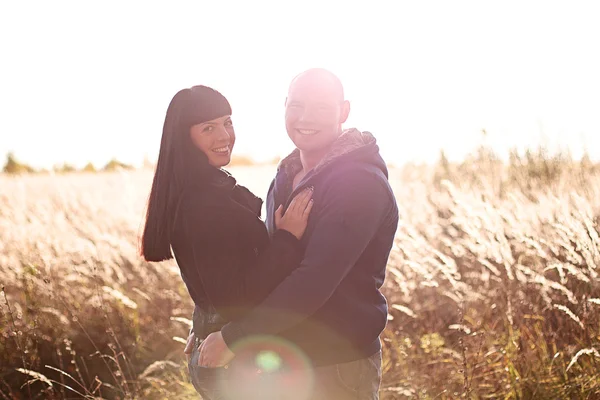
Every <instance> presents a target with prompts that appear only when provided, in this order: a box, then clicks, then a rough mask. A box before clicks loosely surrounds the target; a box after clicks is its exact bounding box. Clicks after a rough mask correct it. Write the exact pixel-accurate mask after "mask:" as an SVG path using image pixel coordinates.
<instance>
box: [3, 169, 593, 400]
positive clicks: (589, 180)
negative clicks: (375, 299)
mask: <svg viewBox="0 0 600 400" xmlns="http://www.w3.org/2000/svg"><path fill="white" fill-rule="evenodd" d="M231 171H232V172H233V174H234V175H235V176H236V177H237V178H238V181H239V182H240V183H242V184H245V185H247V186H248V187H249V188H250V189H252V190H254V191H255V192H256V193H257V194H260V195H261V196H264V194H265V192H266V189H267V187H268V184H269V180H270V177H271V176H272V174H273V172H274V169H273V168H268V167H260V168H258V167H256V168H254V167H252V168H246V169H236V168H233V169H232V170H231ZM151 178H152V176H151V173H150V172H147V171H145V172H144V171H136V172H123V173H119V172H115V173H100V174H72V175H63V176H40V175H38V176H36V175H31V176H22V177H9V176H2V175H0V284H1V285H2V288H3V290H2V292H0V309H1V311H2V314H1V316H0V318H1V319H0V321H1V323H0V399H20V398H44V399H53V398H60V399H62V398H77V397H85V398H110V399H113V398H121V399H125V398H128V399H134V398H135V399H138V398H144V399H153V398H157V399H158V398H161V399H162V398H169V399H185V398H195V394H194V391H193V388H192V387H191V386H190V385H189V384H188V383H187V380H186V370H185V368H184V367H183V366H184V364H185V362H184V358H183V354H182V349H183V344H182V343H181V341H182V340H183V339H182V338H183V337H185V334H186V332H187V329H188V326H189V325H188V324H189V318H190V316H191V309H192V307H191V302H190V300H189V298H188V295H187V292H186V290H185V288H184V286H183V285H182V283H181V280H180V278H179V274H178V271H177V267H176V265H174V264H173V263H162V264H148V263H145V262H142V260H141V258H140V257H139V256H138V252H137V245H138V235H139V233H140V232H141V228H142V220H143V212H144V207H145V202H146V197H147V195H148V189H149V185H150V181H151ZM434 178H435V176H434V171H429V172H427V171H421V172H418V171H413V172H412V173H411V174H408V173H403V174H401V173H400V171H396V170H394V171H393V179H392V180H393V185H394V188H395V192H396V195H397V197H398V202H399V206H400V213H401V223H400V226H399V229H398V233H397V242H396V246H395V248H394V250H393V253H392V256H391V258H390V263H389V275H388V279H387V281H386V285H385V294H386V296H387V297H388V301H389V304H390V317H389V318H390V321H389V325H388V329H387V330H386V332H385V336H384V343H385V353H384V355H385V360H384V381H383V384H382V392H381V397H382V399H405V398H420V399H434V398H435V399H451V398H472V399H488V398H500V399H571V398H572V399H594V398H600V368H599V367H600V364H599V363H600V354H599V351H600V318H599V317H600V285H599V284H598V273H599V272H600V269H599V265H600V237H599V231H600V201H599V200H598V199H600V176H599V175H598V174H597V173H592V172H590V173H589V174H587V175H585V176H583V177H582V176H578V178H577V179H574V177H572V176H571V175H569V173H565V174H563V176H562V177H561V178H560V179H559V180H558V181H556V182H554V183H553V184H548V185H542V186H539V185H538V186H535V187H530V185H527V188H524V187H523V186H518V185H512V186H505V185H503V184H498V177H497V176H491V177H490V179H489V180H485V179H484V180H482V181H481V182H478V183H477V184H475V183H473V182H471V181H469V180H461V179H455V180H454V182H455V183H454V184H453V183H450V182H448V181H442V182H441V183H440V182H439V179H438V180H437V181H436V182H438V184H434V183H432V182H434V181H435V179H434ZM494 179H496V180H494ZM456 182H459V183H461V184H460V185H459V184H458V183H456ZM466 182H468V183H466Z"/></svg>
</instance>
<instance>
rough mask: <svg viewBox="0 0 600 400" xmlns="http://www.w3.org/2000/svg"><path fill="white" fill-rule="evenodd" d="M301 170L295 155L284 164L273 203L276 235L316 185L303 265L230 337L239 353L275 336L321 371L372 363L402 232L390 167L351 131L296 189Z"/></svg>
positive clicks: (270, 212)
mask: <svg viewBox="0 0 600 400" xmlns="http://www.w3.org/2000/svg"><path fill="white" fill-rule="evenodd" d="M301 169H302V165H301V163H300V156H299V152H298V150H295V151H294V152H293V153H292V154H291V155H290V156H288V157H287V158H286V159H284V160H283V161H282V162H281V163H280V166H279V168H278V170H277V175H276V177H275V179H274V180H273V182H272V183H271V187H270V189H269V193H268V196H267V202H266V208H267V227H268V230H269V232H270V233H271V234H272V233H273V232H275V226H274V213H275V210H276V209H277V207H278V206H279V205H280V204H283V205H284V208H285V207H287V206H288V205H289V203H290V202H291V200H292V199H293V197H294V196H295V195H296V194H297V193H299V192H300V191H302V190H303V189H304V188H306V187H308V186H314V195H313V199H314V201H315V203H314V206H313V209H312V212H311V215H310V218H309V223H308V227H307V229H306V232H305V234H304V236H303V238H302V240H301V246H302V249H303V250H304V257H303V260H302V262H301V265H300V267H299V268H297V269H295V270H294V271H293V272H292V273H291V274H290V275H289V276H288V277H287V278H285V279H284V280H283V282H282V283H280V284H279V286H278V287H277V288H276V289H275V290H274V291H273V292H271V294H270V295H269V296H268V297H267V298H266V299H265V300H264V301H263V302H262V303H261V304H260V305H259V306H258V307H256V308H254V309H253V310H252V311H250V312H249V313H248V314H246V315H245V316H244V317H243V318H241V319H238V320H235V321H233V322H230V323H228V324H227V325H225V326H224V327H223V328H222V334H223V338H224V340H225V342H226V343H227V345H228V346H229V347H230V348H235V344H236V342H237V341H238V340H240V339H244V338H248V337H251V336H253V335H275V336H278V337H281V338H283V339H285V340H287V341H290V342H291V343H292V344H293V345H294V346H296V347H297V348H299V349H300V350H301V351H302V352H303V353H304V354H305V355H306V357H307V358H308V359H309V360H310V361H311V362H312V364H313V365H315V366H319V365H330V364H337V363H343V362H349V361H353V360H357V359H361V358H365V357H368V356H370V355H372V354H374V353H376V352H377V351H379V350H380V349H381V343H380V339H379V335H380V334H381V332H382V331H383V329H384V328H385V326H386V322H387V313H388V312H387V302H386V300H385V297H384V296H383V295H382V294H381V292H380V288H381V286H382V285H383V281H384V278H385V271H386V265H387V261H388V256H389V253H390V251H391V248H392V245H393V241H394V236H395V232H396V228H397V226H398V207H397V204H396V201H395V198H394V195H393V192H392V189H391V187H390V185H389V183H388V172H387V168H386V165H385V163H384V161H383V159H382V158H381V156H380V155H379V147H378V146H377V144H376V141H375V138H374V137H373V136H372V135H371V134H370V133H368V132H364V133H363V132H359V131H358V130H356V129H351V130H347V131H345V132H344V133H343V134H342V135H341V136H340V137H339V138H338V139H337V140H336V142H334V145H333V146H332V149H331V151H330V152H329V154H328V155H327V156H326V157H325V158H324V159H323V160H322V161H321V162H320V163H319V165H317V166H316V167H315V168H314V169H313V170H311V171H310V172H309V173H308V174H307V175H306V176H305V177H304V178H303V180H302V181H301V182H300V183H299V184H298V186H297V187H296V188H295V189H292V180H293V177H294V176H295V175H296V174H297V173H298V172H299V171H300V170H301Z"/></svg>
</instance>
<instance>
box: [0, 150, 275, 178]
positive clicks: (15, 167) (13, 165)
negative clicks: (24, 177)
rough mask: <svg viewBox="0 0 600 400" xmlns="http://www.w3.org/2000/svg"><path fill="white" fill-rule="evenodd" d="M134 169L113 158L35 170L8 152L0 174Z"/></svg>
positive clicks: (148, 165) (240, 158) (147, 164)
mask: <svg viewBox="0 0 600 400" xmlns="http://www.w3.org/2000/svg"><path fill="white" fill-rule="evenodd" d="M279 161H280V158H279V157H275V158H273V159H271V160H269V161H267V162H264V163H260V164H263V165H265V164H266V165H275V164H277V163H278V162H279ZM229 165H230V166H240V167H244V166H252V165H258V163H257V162H256V161H254V160H253V159H252V158H251V157H248V156H244V155H233V156H232V157H231V162H230V164H229ZM154 167H155V164H154V163H152V162H151V161H150V160H149V159H148V158H145V159H144V162H143V165H142V169H154ZM132 169H135V168H134V167H133V166H132V165H129V164H126V163H123V162H121V161H119V160H117V159H115V158H113V159H112V160H110V161H109V162H108V163H107V164H106V165H104V166H103V167H102V168H96V167H95V166H94V164H92V163H91V162H90V163H87V164H86V165H85V166H84V167H83V168H76V167H75V166H74V165H72V164H68V163H63V164H58V165H55V166H54V167H52V169H51V170H48V169H36V168H33V167H31V166H30V165H27V164H26V163H23V162H21V161H19V160H17V158H16V157H15V155H14V153H12V152H10V153H8V154H7V155H6V162H5V164H4V167H3V168H2V172H4V173H5V174H31V173H49V172H54V173H73V172H105V171H117V170H132Z"/></svg>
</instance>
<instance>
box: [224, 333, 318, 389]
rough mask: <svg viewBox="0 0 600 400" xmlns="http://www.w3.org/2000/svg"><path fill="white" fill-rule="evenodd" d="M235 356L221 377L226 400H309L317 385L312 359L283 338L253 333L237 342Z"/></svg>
mask: <svg viewBox="0 0 600 400" xmlns="http://www.w3.org/2000/svg"><path fill="white" fill-rule="evenodd" d="M232 351H233V352H234V353H235V358H234V359H233V361H232V362H231V363H230V364H229V365H228V366H227V368H226V369H224V370H223V371H222V374H221V376H220V377H219V379H218V382H217V387H218V392H219V394H220V395H221V396H222V397H223V398H225V399H227V400H238V399H244V400H258V399H260V400H268V399H282V398H285V399H286V400H287V399H289V400H307V399H309V398H310V396H311V394H312V392H313V387H314V372H313V368H312V365H311V363H310V361H309V359H308V358H307V357H306V356H305V355H304V353H303V352H302V350H300V349H299V348H298V347H297V346H296V345H294V344H293V343H291V342H288V341H286V340H284V339H282V338H280V337H275V336H253V337H250V338H247V339H244V340H242V341H240V342H238V343H237V344H236V345H235V346H234V347H233V348H232Z"/></svg>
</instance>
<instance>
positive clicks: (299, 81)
mask: <svg viewBox="0 0 600 400" xmlns="http://www.w3.org/2000/svg"><path fill="white" fill-rule="evenodd" d="M296 86H302V87H319V88H320V89H321V90H328V91H330V93H331V94H332V95H333V96H334V97H335V98H336V99H338V100H339V102H340V103H341V102H343V101H344V86H343V85H342V81H341V80H340V78H338V77H337V76H336V75H335V74H334V73H333V72H331V71H329V70H326V69H325V68H311V69H308V70H306V71H304V72H301V73H299V74H298V75H296V76H295V77H294V79H292V82H291V83H290V87H289V89H288V95H289V93H290V92H291V91H292V89H294V87H296Z"/></svg>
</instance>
